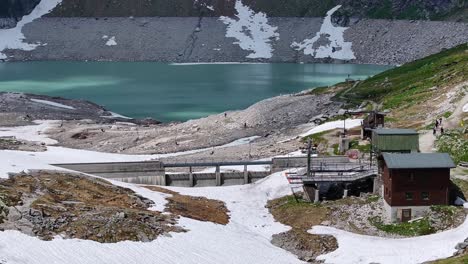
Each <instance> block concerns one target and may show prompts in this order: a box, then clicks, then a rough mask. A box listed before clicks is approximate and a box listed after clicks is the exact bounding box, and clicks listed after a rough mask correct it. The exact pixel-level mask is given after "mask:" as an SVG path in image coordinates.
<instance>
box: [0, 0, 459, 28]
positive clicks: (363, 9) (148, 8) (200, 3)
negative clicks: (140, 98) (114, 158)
mask: <svg viewBox="0 0 468 264" xmlns="http://www.w3.org/2000/svg"><path fill="white" fill-rule="evenodd" d="M39 2H40V0H6V1H2V3H0V18H12V19H16V21H17V20H19V19H20V18H21V17H22V16H23V15H25V14H28V13H29V12H31V10H32V9H33V8H34V7H35V6H36V5H37V4H38V3H39ZM235 2H236V1H234V0H231V1H225V0H173V1H165V0H149V1H148V0H118V1H115V0H100V1H95V0H63V2H62V4H61V5H60V6H59V7H57V8H56V9H55V10H54V12H53V13H52V14H51V16H58V17H129V16H142V17H152V16H166V17H187V16H196V17H198V16H215V17H218V16H232V15H233V14H234V13H235V8H234V5H235ZM242 3H243V4H245V5H248V6H250V7H251V8H252V9H253V10H255V11H261V12H264V13H266V14H267V15H268V16H270V17H322V16H324V15H325V13H326V12H327V11H328V10H330V9H331V8H332V7H334V6H336V5H338V4H341V5H343V9H342V10H340V12H338V13H337V14H335V15H336V16H337V17H341V18H339V19H337V20H339V21H340V23H342V25H345V24H347V23H348V22H349V17H360V18H385V19H393V18H396V19H431V20H445V19H451V20H454V19H457V16H456V14H457V13H458V14H463V13H464V14H466V9H467V8H468V1H459V0H358V1H356V0H332V1H322V0H299V1H271V0H243V1H242ZM465 21H466V18H465Z"/></svg>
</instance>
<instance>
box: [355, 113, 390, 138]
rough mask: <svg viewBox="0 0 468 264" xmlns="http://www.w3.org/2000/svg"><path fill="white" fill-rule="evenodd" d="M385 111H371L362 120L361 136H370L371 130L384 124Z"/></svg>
mask: <svg viewBox="0 0 468 264" xmlns="http://www.w3.org/2000/svg"><path fill="white" fill-rule="evenodd" d="M385 115H386V114H385V113H383V112H377V111H371V112H370V113H369V115H367V116H366V118H364V120H363V121H362V130H361V136H362V138H363V139H366V138H372V130H373V129H377V128H383V127H384V126H385Z"/></svg>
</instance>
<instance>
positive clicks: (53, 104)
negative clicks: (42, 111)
mask: <svg viewBox="0 0 468 264" xmlns="http://www.w3.org/2000/svg"><path fill="white" fill-rule="evenodd" d="M30 100H31V101H33V102H36V103H41V104H46V105H51V106H55V107H60V108H65V109H71V110H74V109H75V107H73V106H69V105H64V104H60V103H56V102H51V101H47V100H41V99H30Z"/></svg>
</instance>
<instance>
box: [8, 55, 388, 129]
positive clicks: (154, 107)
mask: <svg viewBox="0 0 468 264" xmlns="http://www.w3.org/2000/svg"><path fill="white" fill-rule="evenodd" d="M389 68H390V67H389V66H376V65H355V64H183V65H175V64H163V63H155V62H15V63H0V91H12V92H25V93H36V94H44V95H50V96H61V97H66V98H73V99H85V100H90V101H93V102H95V103H97V104H100V105H103V106H104V107H106V108H107V109H109V110H110V111H113V112H116V113H119V114H122V115H126V116H129V117H134V118H144V117H153V118H155V119H157V120H160V121H184V120H188V119H194V118H200V117H204V116H207V115H210V114H216V113H221V112H224V111H227V110H237V109H243V108H246V107H248V106H250V105H252V104H253V103H255V102H258V101H260V100H262V99H265V98H268V97H273V96H276V95H280V94H287V93H294V92H298V91H301V90H305V89H308V88H314V87H319V86H327V85H332V84H335V83H337V82H341V81H344V80H345V79H346V78H347V77H348V74H349V75H350V76H351V78H354V79H365V78H368V77H369V76H372V75H375V74H377V73H380V72H382V71H384V70H386V69H389Z"/></svg>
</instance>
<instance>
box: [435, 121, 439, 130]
mask: <svg viewBox="0 0 468 264" xmlns="http://www.w3.org/2000/svg"><path fill="white" fill-rule="evenodd" d="M438 127H439V119H436V121H435V128H436V129H437V128H438Z"/></svg>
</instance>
